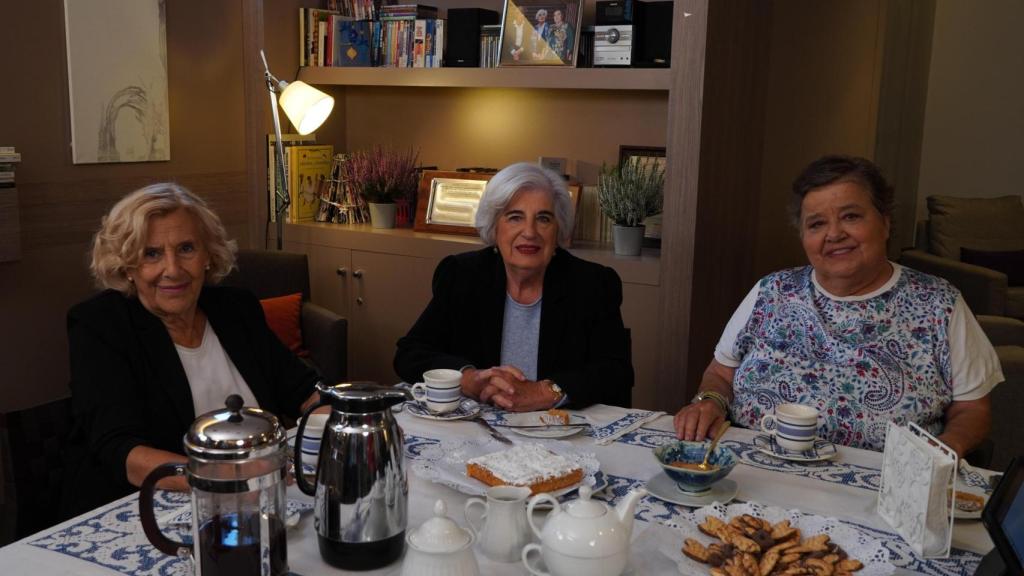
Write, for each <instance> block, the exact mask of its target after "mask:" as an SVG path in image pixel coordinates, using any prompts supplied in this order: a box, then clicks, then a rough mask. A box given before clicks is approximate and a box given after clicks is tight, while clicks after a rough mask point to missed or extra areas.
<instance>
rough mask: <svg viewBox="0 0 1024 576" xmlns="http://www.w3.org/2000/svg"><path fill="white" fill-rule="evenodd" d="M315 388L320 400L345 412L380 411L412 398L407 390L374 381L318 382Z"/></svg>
mask: <svg viewBox="0 0 1024 576" xmlns="http://www.w3.org/2000/svg"><path fill="white" fill-rule="evenodd" d="M316 388H317V390H318V391H319V392H320V397H321V399H322V400H326V401H327V402H329V403H330V404H331V407H332V408H334V409H335V410H340V411H342V412H345V413H347V414H368V413H370V412H381V411H383V410H386V409H388V408H390V407H392V406H394V405H395V404H401V403H402V402H405V401H407V400H412V399H413V398H412V394H411V393H410V392H409V391H408V390H404V389H402V388H395V387H392V386H381V385H380V384H377V383H376V382H342V383H341V384H335V385H334V386H327V385H326V384H323V383H320V384H317V385H316Z"/></svg>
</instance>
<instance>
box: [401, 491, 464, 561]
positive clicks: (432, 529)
mask: <svg viewBox="0 0 1024 576" xmlns="http://www.w3.org/2000/svg"><path fill="white" fill-rule="evenodd" d="M472 539H473V537H472V536H470V534H469V532H467V531H466V530H465V529H464V528H461V527H460V526H459V525H458V524H456V523H455V521H454V520H452V519H451V518H449V517H448V506H447V505H445V503H444V500H438V501H437V502H435V503H434V517H433V518H431V519H429V520H427V521H426V522H424V523H423V524H421V525H420V527H419V528H417V529H416V530H415V531H413V532H412V534H410V535H409V544H411V545H412V546H413V547H415V548H416V549H417V550H422V551H423V552H434V553H438V552H457V551H459V550H461V549H463V548H465V547H466V546H467V545H468V544H469V543H470V542H471V541H472Z"/></svg>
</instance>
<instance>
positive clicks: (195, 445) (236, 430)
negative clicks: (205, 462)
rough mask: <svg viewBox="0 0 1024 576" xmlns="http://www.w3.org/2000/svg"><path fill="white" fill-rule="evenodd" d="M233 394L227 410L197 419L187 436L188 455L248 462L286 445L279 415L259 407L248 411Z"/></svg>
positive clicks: (239, 397)
mask: <svg viewBox="0 0 1024 576" xmlns="http://www.w3.org/2000/svg"><path fill="white" fill-rule="evenodd" d="M242 402H243V400H242V397H241V396H239V395H238V394H232V395H231V396H228V397H227V398H226V399H225V400H224V406H225V408H224V409H222V410H214V411H212V412H207V413H206V414H203V415H201V416H200V417H199V418H196V420H195V422H193V423H192V426H191V427H190V428H189V429H188V432H187V433H186V434H185V452H186V453H187V454H189V455H190V456H198V457H200V458H204V459H209V460H245V459H249V458H258V457H261V456H265V455H267V454H271V453H274V452H277V451H278V450H279V449H280V448H281V446H282V445H283V443H284V442H285V439H286V435H285V431H284V428H283V427H281V423H280V422H279V421H278V419H277V416H274V415H273V414H271V413H270V412H266V411H264V410H260V409H259V408H245V407H243V406H242Z"/></svg>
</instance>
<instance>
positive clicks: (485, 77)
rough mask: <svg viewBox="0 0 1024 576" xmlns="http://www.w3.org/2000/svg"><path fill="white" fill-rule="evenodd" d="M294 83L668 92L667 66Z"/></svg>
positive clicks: (311, 75) (330, 71)
mask: <svg viewBox="0 0 1024 576" xmlns="http://www.w3.org/2000/svg"><path fill="white" fill-rule="evenodd" d="M299 80H302V81H303V82H306V83H307V84H321V85H340V86H411V87H434V88H524V89H534V88H547V89H564V90H637V91H664V92H667V91H668V90H669V86H670V85H671V82H672V70H670V69H667V68H646V69H645V68H625V69H615V68H541V67H537V68H526V67H524V68H328V67H312V68H311V67H305V68H302V69H301V70H300V71H299Z"/></svg>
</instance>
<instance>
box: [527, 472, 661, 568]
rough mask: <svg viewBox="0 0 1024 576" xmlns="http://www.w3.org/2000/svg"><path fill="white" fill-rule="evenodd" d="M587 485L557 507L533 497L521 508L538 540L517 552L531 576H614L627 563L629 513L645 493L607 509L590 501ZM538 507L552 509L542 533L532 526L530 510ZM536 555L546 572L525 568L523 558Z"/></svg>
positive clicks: (544, 496)
mask: <svg viewBox="0 0 1024 576" xmlns="http://www.w3.org/2000/svg"><path fill="white" fill-rule="evenodd" d="M591 494H592V490H591V488H590V487H589V486H581V487H580V497H579V498H578V499H577V500H573V501H572V502H567V503H565V504H564V505H560V504H559V503H558V500H555V498H554V497H553V496H551V495H550V494H546V493H544V494H538V495H536V496H534V497H533V498H531V499H530V504H529V505H528V506H527V507H526V519H527V521H528V522H529V524H530V528H532V529H533V532H534V533H535V534H537V537H538V538H540V544H539V545H538V544H527V545H526V546H525V547H523V564H524V565H525V566H526V569H527V570H528V571H529V572H530V573H531V574H535V575H536V576H552V575H553V576H577V575H579V574H587V576H619V574H622V571H623V570H624V569H625V568H626V561H627V560H628V559H629V541H630V536H631V535H632V533H633V511H634V510H635V509H636V503H637V502H638V501H639V500H640V498H642V497H644V496H646V495H647V490H644V489H643V488H638V489H636V490H632V491H631V492H630V493H629V494H627V495H626V497H625V498H624V499H623V500H622V502H619V505H618V506H616V507H615V509H609V508H608V506H607V505H606V504H604V503H603V502H598V501H596V500H591V499H590V496H591ZM542 502H549V503H551V504H552V506H553V508H552V510H551V512H550V513H549V514H548V517H547V521H545V523H544V529H543V530H538V529H537V525H536V524H534V523H533V509H534V508H535V507H536V506H537V505H538V504H540V503H542ZM533 550H538V551H539V552H540V555H541V557H542V558H543V559H544V564H545V565H546V566H547V568H548V570H550V574H549V573H548V572H542V571H541V570H540V569H538V568H536V567H535V566H532V565H531V564H530V559H529V555H530V552H532V551H533Z"/></svg>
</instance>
